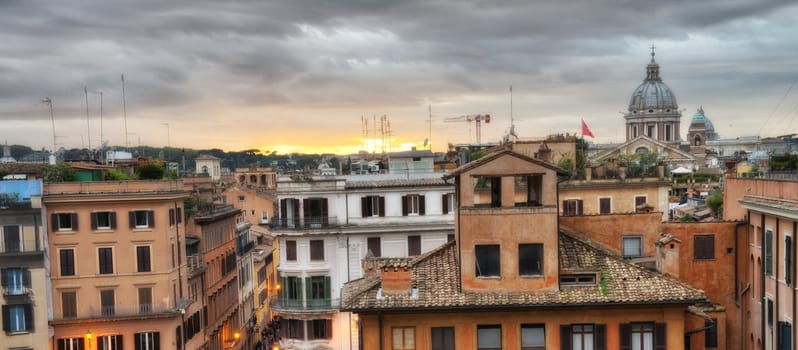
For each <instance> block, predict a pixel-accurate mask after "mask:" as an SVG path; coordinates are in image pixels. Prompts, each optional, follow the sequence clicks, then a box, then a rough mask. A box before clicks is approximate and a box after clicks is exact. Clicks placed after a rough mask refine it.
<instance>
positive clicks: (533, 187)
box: [515, 174, 543, 207]
mask: <svg viewBox="0 0 798 350" xmlns="http://www.w3.org/2000/svg"><path fill="white" fill-rule="evenodd" d="M542 194H543V175H540V174H536V175H523V176H516V177H515V206H516V207H537V206H541V205H543V198H542Z"/></svg>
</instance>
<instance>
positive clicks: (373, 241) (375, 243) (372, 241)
mask: <svg viewBox="0 0 798 350" xmlns="http://www.w3.org/2000/svg"><path fill="white" fill-rule="evenodd" d="M366 245H367V246H368V250H369V251H370V252H371V254H372V255H374V256H375V257H381V256H382V240H381V239H380V237H369V238H368V239H366Z"/></svg>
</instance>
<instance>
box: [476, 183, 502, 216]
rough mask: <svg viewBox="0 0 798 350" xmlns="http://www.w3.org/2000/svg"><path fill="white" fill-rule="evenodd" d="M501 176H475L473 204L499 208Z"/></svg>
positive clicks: (500, 201) (500, 203) (500, 202)
mask: <svg viewBox="0 0 798 350" xmlns="http://www.w3.org/2000/svg"><path fill="white" fill-rule="evenodd" d="M501 184H502V178H501V177H498V176H477V177H476V178H475V179H474V206H475V207H489V208H499V207H501V206H502V196H501V194H502V188H501V187H502V186H501Z"/></svg>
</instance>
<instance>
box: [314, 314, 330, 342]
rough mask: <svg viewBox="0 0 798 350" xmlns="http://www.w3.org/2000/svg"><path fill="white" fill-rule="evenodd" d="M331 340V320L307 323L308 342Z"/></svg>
mask: <svg viewBox="0 0 798 350" xmlns="http://www.w3.org/2000/svg"><path fill="white" fill-rule="evenodd" d="M313 339H332V320H326V319H325V320H310V321H308V340H313Z"/></svg>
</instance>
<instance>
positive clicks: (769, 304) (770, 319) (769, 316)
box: [765, 298, 774, 327]
mask: <svg viewBox="0 0 798 350" xmlns="http://www.w3.org/2000/svg"><path fill="white" fill-rule="evenodd" d="M765 312H767V316H766V317H767V319H768V327H773V319H774V314H773V299H770V298H767V309H766V310H765Z"/></svg>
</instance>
